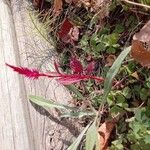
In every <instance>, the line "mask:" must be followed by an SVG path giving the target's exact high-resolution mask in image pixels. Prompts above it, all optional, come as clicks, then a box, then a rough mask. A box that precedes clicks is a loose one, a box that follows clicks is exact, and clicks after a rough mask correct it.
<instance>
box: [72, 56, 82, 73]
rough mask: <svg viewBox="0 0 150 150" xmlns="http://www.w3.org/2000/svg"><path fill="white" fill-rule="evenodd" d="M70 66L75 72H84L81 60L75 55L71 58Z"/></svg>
mask: <svg viewBox="0 0 150 150" xmlns="http://www.w3.org/2000/svg"><path fill="white" fill-rule="evenodd" d="M70 68H71V70H72V71H73V73H74V74H81V73H82V72H83V66H82V64H81V62H80V61H79V60H77V59H76V58H75V57H74V58H71V60H70Z"/></svg>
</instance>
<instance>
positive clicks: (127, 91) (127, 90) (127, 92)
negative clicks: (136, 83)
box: [122, 87, 131, 99]
mask: <svg viewBox="0 0 150 150" xmlns="http://www.w3.org/2000/svg"><path fill="white" fill-rule="evenodd" d="M122 94H123V95H124V96H125V97H126V98H127V99H130V98H131V89H130V88H129V87H125V88H124V89H123V92H122Z"/></svg>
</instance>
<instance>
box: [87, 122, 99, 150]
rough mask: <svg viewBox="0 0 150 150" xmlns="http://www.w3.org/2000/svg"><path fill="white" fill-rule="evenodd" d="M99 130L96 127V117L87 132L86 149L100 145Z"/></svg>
mask: <svg viewBox="0 0 150 150" xmlns="http://www.w3.org/2000/svg"><path fill="white" fill-rule="evenodd" d="M97 142H98V131H97V127H96V119H95V121H94V122H93V123H92V125H91V126H90V127H89V128H88V130H87V133H86V143H85V148H86V150H92V149H94V146H96V145H97V146H98V144H97Z"/></svg>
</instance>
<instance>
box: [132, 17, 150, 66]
mask: <svg viewBox="0 0 150 150" xmlns="http://www.w3.org/2000/svg"><path fill="white" fill-rule="evenodd" d="M131 55H132V57H133V58H134V59H135V60H136V61H137V62H139V63H140V64H141V65H142V66H144V67H148V68H150V20H149V21H148V22H147V23H146V24H145V25H144V26H143V28H142V29H141V30H140V32H138V33H136V34H135V35H134V36H133V41H132V48H131Z"/></svg>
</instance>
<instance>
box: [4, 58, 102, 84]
mask: <svg viewBox="0 0 150 150" xmlns="http://www.w3.org/2000/svg"><path fill="white" fill-rule="evenodd" d="M71 61H72V62H71V63H70V67H71V69H72V70H73V74H65V73H61V71H60V70H59V68H58V64H57V63H56V62H54V67H55V70H56V72H48V73H40V72H39V71H38V70H37V69H28V68H26V67H15V66H12V65H9V64H6V65H7V66H8V67H10V68H12V69H13V70H14V71H15V72H17V73H19V74H21V75H24V76H25V77H28V78H32V79H38V78H39V77H42V76H43V77H48V78H56V79H57V81H58V82H59V83H61V84H63V85H69V84H73V83H77V82H79V81H81V80H89V79H94V80H97V81H99V82H103V81H104V78H102V77H97V76H91V75H86V74H84V73H83V67H82V65H81V63H80V62H79V61H78V60H77V59H76V58H74V59H73V60H71Z"/></svg>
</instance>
